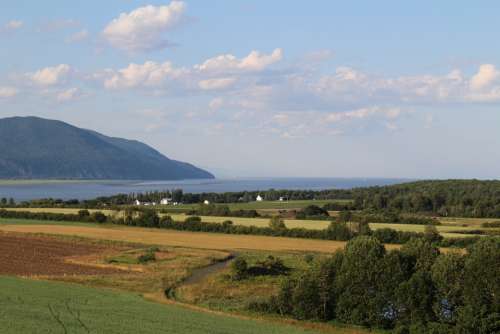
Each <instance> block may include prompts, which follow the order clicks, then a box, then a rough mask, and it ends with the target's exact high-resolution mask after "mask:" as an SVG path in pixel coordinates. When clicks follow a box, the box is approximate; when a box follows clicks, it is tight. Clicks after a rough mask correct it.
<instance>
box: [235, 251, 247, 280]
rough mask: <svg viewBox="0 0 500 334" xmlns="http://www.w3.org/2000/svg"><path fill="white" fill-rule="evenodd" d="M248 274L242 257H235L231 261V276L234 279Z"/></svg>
mask: <svg viewBox="0 0 500 334" xmlns="http://www.w3.org/2000/svg"><path fill="white" fill-rule="evenodd" d="M247 275H248V263H247V261H246V260H245V259H243V258H242V257H237V258H236V259H235V260H234V261H233V262H231V277H232V278H233V279H234V280H237V281H239V280H242V279H244V278H246V277H247Z"/></svg>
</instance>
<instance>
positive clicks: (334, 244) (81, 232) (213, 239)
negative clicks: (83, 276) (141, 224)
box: [0, 225, 398, 253]
mask: <svg viewBox="0 0 500 334" xmlns="http://www.w3.org/2000/svg"><path fill="white" fill-rule="evenodd" d="M0 231H7V232H21V233H45V234H56V235H70V236H80V237H86V238H94V239H102V240H115V241H128V242H138V243H142V244H153V245H165V246H179V247H190V248H203V249H216V250H230V249H251V250H268V251H309V252H328V253H329V252H334V251H336V250H338V249H342V248H343V247H344V245H345V242H341V241H327V240H313V239H295V238H282V237H266V236H251V235H231V234H217V233H201V232H181V231H171V230H158V229H147V228H138V227H137V228H136V227H124V226H117V227H81V226H54V225H1V226H0ZM397 247H398V246H396V245H387V248H389V249H391V248H397Z"/></svg>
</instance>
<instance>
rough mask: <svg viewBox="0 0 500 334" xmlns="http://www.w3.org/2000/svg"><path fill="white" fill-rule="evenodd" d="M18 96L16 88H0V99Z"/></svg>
mask: <svg viewBox="0 0 500 334" xmlns="http://www.w3.org/2000/svg"><path fill="white" fill-rule="evenodd" d="M17 94H18V90H17V88H14V87H7V86H0V99H7V98H11V97H14V96H16V95H17Z"/></svg>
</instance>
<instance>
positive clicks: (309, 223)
mask: <svg viewBox="0 0 500 334" xmlns="http://www.w3.org/2000/svg"><path fill="white" fill-rule="evenodd" d="M171 217H172V218H173V219H174V220H178V221H183V220H184V219H186V217H187V216H186V215H183V214H177V215H171ZM201 219H202V221H204V222H208V223H222V222H223V221H225V220H231V221H232V222H233V223H234V224H236V225H245V226H252V225H253V226H258V227H267V226H269V219H266V218H240V217H213V216H202V217H201ZM284 222H285V225H286V226H287V227H288V228H307V229H312V230H322V229H325V228H327V227H328V225H330V222H328V221H324V220H296V219H285V220H284ZM370 228H371V229H372V230H377V229H381V228H392V229H394V230H397V231H406V232H424V229H425V226H424V225H412V224H370ZM436 228H437V230H438V231H439V232H440V233H441V234H442V235H443V236H444V237H447V238H448V237H466V236H467V235H464V234H458V233H450V231H470V230H476V229H478V227H474V226H461V225H458V224H457V226H455V225H451V224H446V225H440V226H436Z"/></svg>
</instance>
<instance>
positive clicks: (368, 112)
mask: <svg viewBox="0 0 500 334" xmlns="http://www.w3.org/2000/svg"><path fill="white" fill-rule="evenodd" d="M400 114H401V109H399V108H382V107H379V106H374V107H366V108H360V109H356V110H352V111H348V112H338V113H330V114H328V115H327V116H326V117H325V121H327V122H332V123H336V122H342V121H347V120H353V119H358V120H362V119H366V118H369V117H373V116H382V117H384V118H387V119H396V118H397V117H398V116H399V115H400Z"/></svg>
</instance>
